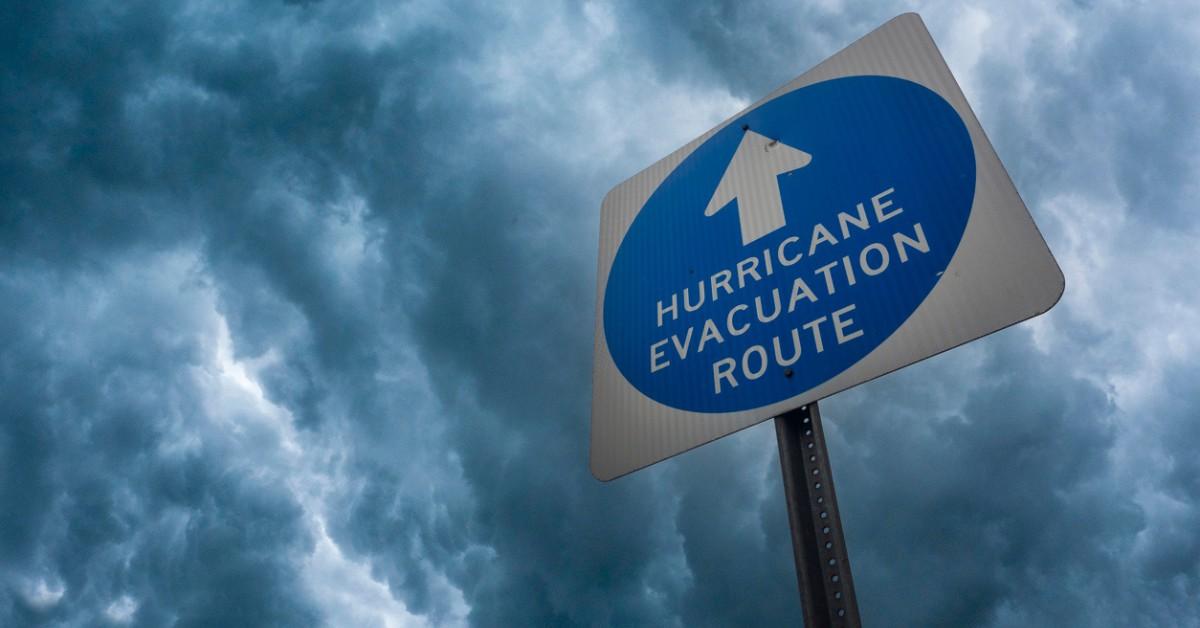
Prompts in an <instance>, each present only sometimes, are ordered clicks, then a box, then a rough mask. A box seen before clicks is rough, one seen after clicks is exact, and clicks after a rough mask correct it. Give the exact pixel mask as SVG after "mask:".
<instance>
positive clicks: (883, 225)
mask: <svg viewBox="0 0 1200 628" xmlns="http://www.w3.org/2000/svg"><path fill="white" fill-rule="evenodd" d="M598 270H599V273H598V274H599V276H598V302H597V312H596V345H595V366H594V375H593V387H594V390H593V403H592V442H591V468H592V472H593V474H594V475H595V476H596V477H598V478H600V479H602V480H607V479H612V478H614V477H617V476H620V475H623V474H625V473H628V472H630V471H633V470H635V469H638V468H641V467H644V466H646V465H649V464H651V463H654V462H656V461H659V460H662V459H663V458H666V457H669V456H672V455H674V454H677V453H679V452H682V451H684V450H687V449H690V448H692V447H695V446H697V445H701V444H703V443H706V442H708V441H711V440H713V439H715V438H719V437H721V436H724V435H726V434H729V433H732V432H734V431H737V430H739V429H742V428H745V427H748V426H750V425H753V424H755V423H758V422H760V421H763V420H765V419H768V418H770V417H773V416H776V415H779V414H782V413H783V412H786V411H788V410H791V409H793V408H796V407H798V406H800V405H803V404H806V403H810V402H812V401H816V400H818V399H821V398H823V397H826V396H828V395H830V394H833V393H835V392H838V391H840V390H844V389H846V388H849V387H851V386H855V385H857V384H860V383H863V382H865V381H867V380H870V379H873V378H875V377H878V376H880V375H883V374H885V373H888V372H890V371H894V370H896V369H898V368H900V367H903V366H906V365H909V364H912V363H914V362H916V361H918V360H922V359H924V358H927V357H929V356H932V355H934V354H937V353H940V352H942V351H945V350H946V349H949V348H951V347H954V346H957V345H960V344H962V343H964V342H967V341H970V340H973V339H976V338H979V337H980V336H983V335H986V334H989V333H991V332H993V331H996V330H998V329H1001V328H1003V327H1006V326H1008V325H1011V324H1013V323H1016V322H1018V321H1021V320H1024V319H1027V318H1029V317H1031V316H1034V315H1037V314H1040V313H1042V312H1044V311H1046V310H1048V309H1049V308H1050V307H1051V306H1052V305H1053V304H1054V303H1055V302H1056V301H1057V300H1058V298H1059V296H1060V295H1061V294H1062V291H1063V276H1062V273H1061V271H1060V270H1059V268H1058V265H1057V264H1056V263H1055V261H1054V258H1053V257H1052V256H1051V254H1050V251H1049V250H1048V249H1047V247H1046V243H1045V241H1044V240H1043V239H1042V237H1041V235H1040V234H1039V233H1038V230H1037V227H1035V226H1034V224H1033V220H1032V219H1031V218H1030V215H1029V212H1028V210H1027V209H1026V208H1025V205H1024V204H1023V203H1022V201H1021V198H1020V197H1019V196H1018V195H1017V191H1016V189H1015V188H1014V187H1013V184H1012V182H1011V181H1010V179H1009V177H1008V175H1007V174H1006V172H1005V171H1004V168H1003V166H1002V165H1001V164H1000V161H999V159H998V158H997V157H996V154H995V152H994V151H993V149H992V146H991V144H990V143H989V142H988V140H987V138H986V137H985V136H984V133H983V129H982V128H981V127H980V126H979V122H978V120H976V119H975V116H974V114H973V113H972V112H971V109H970V107H969V106H968V105H967V102H966V100H965V99H964V97H963V94H962V91H961V90H960V89H959V87H958V84H957V83H956V82H955V81H954V78H953V77H952V76H951V74H950V70H949V68H947V67H946V64H945V62H944V61H943V60H942V57H941V55H940V54H939V53H938V51H937V48H936V47H935V46H934V43H933V40H932V39H931V38H930V36H929V33H928V31H926V29H925V26H924V24H923V23H922V22H921V19H920V18H919V17H917V16H916V15H915V14H906V15H902V16H900V17H897V18H895V19H893V20H892V21H890V22H888V23H887V24H885V25H884V26H882V27H880V28H879V29H877V30H876V31H874V32H872V33H871V34H869V35H867V36H866V37H864V38H863V39H861V40H859V41H858V42H856V43H854V44H853V45H851V46H850V47H849V48H846V49H845V50H843V51H841V52H839V53H837V54H836V55H834V56H833V57H831V58H829V59H828V60H826V61H825V62H823V63H821V64H820V65H818V66H817V67H815V68H813V69H812V70H811V71H809V72H807V73H806V74H804V75H803V76H801V77H799V78H797V79H796V80H794V81H792V82H791V83H789V84H788V85H785V86H784V87H782V88H780V89H778V90H776V91H775V92H774V93H772V94H771V95H770V96H768V97H767V98H765V99H763V100H762V101H760V102H758V103H756V104H754V105H753V106H751V107H750V108H748V109H746V110H745V111H743V112H742V113H740V114H738V115H736V116H734V117H733V118H731V119H730V120H728V121H726V122H724V123H723V124H721V125H720V126H718V127H717V128H715V129H713V130H711V131H709V132H708V133H705V134H704V135H703V136H701V137H700V138H698V139H696V140H694V141H692V142H691V143H689V144H688V145H686V146H684V147H683V148H681V149H679V150H678V151H676V152H674V153H672V154H671V155H669V156H668V157H666V158H665V159H663V160H662V161H659V162H658V163H656V164H654V165H652V166H650V167H649V168H647V169H646V170H644V171H642V172H641V173H639V174H637V175H636V176H634V177H633V178H631V179H629V180H628V181H626V182H624V183H622V184H620V185H618V186H617V187H616V188H614V189H613V190H612V191H611V192H610V193H609V194H608V196H607V197H606V198H605V199H604V203H603V206H602V208H601V234H600V260H599V267H598Z"/></svg>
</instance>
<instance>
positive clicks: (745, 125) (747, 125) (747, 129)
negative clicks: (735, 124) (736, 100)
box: [742, 124, 750, 131]
mask: <svg viewBox="0 0 1200 628" xmlns="http://www.w3.org/2000/svg"><path fill="white" fill-rule="evenodd" d="M742 130H743V131H749V130H750V125H749V124H743V125H742Z"/></svg>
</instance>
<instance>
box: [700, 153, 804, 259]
mask: <svg viewBox="0 0 1200 628" xmlns="http://www.w3.org/2000/svg"><path fill="white" fill-rule="evenodd" d="M811 161H812V155H809V154H808V153H806V152H804V151H802V150H800V149H798V148H793V147H791V146H788V145H787V144H784V143H783V142H780V141H778V140H772V139H769V138H767V137H764V136H762V135H759V134H758V133H755V132H754V131H751V130H748V129H747V130H746V132H745V134H743V135H742V142H741V143H740V144H738V147H737V150H736V151H734V153H733V158H732V159H730V160H729V165H728V166H726V167H725V174H724V176H722V177H721V181H720V183H718V184H717V189H716V191H715V192H713V195H712V199H710V200H709V201H708V207H707V208H706V209H705V210H704V215H705V216H712V215H713V214H715V213H717V212H719V211H721V209H722V208H723V207H725V206H726V205H728V204H729V202H730V201H732V200H733V199H735V198H736V199H737V202H738V222H739V223H740V224H741V227H742V245H746V244H750V243H751V242H753V241H755V240H757V239H759V238H761V237H763V236H765V235H767V234H768V233H771V232H772V231H775V230H776V229H779V228H780V227H782V226H784V225H785V224H787V219H786V218H785V217H784V215H783V199H781V198H780V197H779V180H778V179H776V177H778V176H779V175H781V174H784V173H785V172H791V171H793V170H798V169H800V168H803V167H805V166H807V165H808V164H809V162H811Z"/></svg>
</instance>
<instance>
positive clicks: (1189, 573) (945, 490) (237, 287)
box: [0, 1, 1200, 626]
mask: <svg viewBox="0 0 1200 628" xmlns="http://www.w3.org/2000/svg"><path fill="white" fill-rule="evenodd" d="M1026 4H1027V6H1026ZM904 8H905V7H900V6H899V5H889V4H887V3H866V2H849V3H836V2H820V3H810V4H805V5H795V4H794V3H781V2H769V1H763V2H748V3H699V4H697V3H667V4H641V3H617V4H612V5H605V4H598V3H589V2H584V3H576V2H557V3H556V2H551V3H545V4H540V5H521V6H508V7H497V6H491V5H488V4H486V3H468V2H455V3H421V2H408V3H399V4H394V5H393V4H387V3H375V2H365V3H352V4H347V3H329V2H280V3H243V4H236V3H234V4H226V3H205V2H180V3H104V2H94V3H61V4H59V3H53V2H43V3H22V4H21V5H20V6H14V7H11V8H10V9H9V10H8V11H7V12H8V14H9V16H10V18H9V19H6V20H3V21H2V22H0V59H2V60H3V63H2V64H0V105H2V106H0V302H3V303H4V304H5V307H3V308H0V323H2V327H0V330H2V331H0V375H2V376H0V402H2V406H3V408H4V410H3V412H2V416H0V623H3V624H5V625H8V624H14V625H40V624H50V625H97V624H100V625H103V624H114V625H123V624H137V625H147V626H155V625H163V624H169V623H172V622H177V623H178V624H181V625H234V624H242V625H315V624H326V625H380V626H385V625H457V624H464V623H469V624H474V625H495V626H512V625H655V626H663V625H676V626H700V625H712V626H723V625H789V624H793V625H794V624H796V623H797V622H798V619H799V610H800V609H799V602H798V600H797V598H796V593H795V581H794V573H793V572H792V565H791V554H790V547H789V545H788V543H789V538H788V534H787V520H786V515H785V513H784V509H783V502H782V499H781V497H780V491H781V488H780V481H779V477H778V469H777V460H776V457H775V453H774V442H773V435H772V434H771V430H770V429H769V428H768V427H766V426H764V427H760V428H755V429H751V430H747V431H746V432H744V433H742V434H739V435H737V436H734V437H731V438H729V439H726V440H724V441H721V442H719V443H715V444H713V445H710V446H707V447H705V448H703V449H701V450H698V451H696V452H692V453H689V454H686V455H684V456H681V457H680V458H678V459H676V460H673V461H671V462H667V463H663V464H661V465H658V466H656V467H654V468H652V469H650V470H647V471H644V472H640V473H639V474H637V475H635V476H632V477H629V478H625V479H622V480H619V481H617V482H614V483H610V484H599V483H597V482H595V481H594V480H593V479H592V478H591V476H590V474H589V473H588V471H587V468H586V463H585V460H586V449H587V422H588V398H589V392H590V391H589V375H590V374H589V368H590V359H591V349H592V323H593V314H592V313H593V311H594V297H593V294H594V292H593V290H594V286H593V281H594V276H595V275H594V271H595V267H594V265H595V255H594V246H595V245H594V241H595V237H596V236H595V230H596V225H597V212H598V206H599V199H600V198H601V196H602V195H603V193H604V192H605V191H606V190H607V189H608V187H610V186H611V185H613V184H614V183H616V182H617V181H619V180H620V179H622V178H624V177H626V176H629V175H630V174H632V173H633V172H634V171H636V170H637V169H639V168H641V167H643V166H645V165H647V164H648V163H649V161H651V160H653V159H655V158H657V157H660V156H661V155H663V154H665V153H666V152H667V151H669V150H672V149H674V148H676V147H677V146H678V145H680V144H681V143H683V142H684V141H686V140H688V139H690V138H691V137H694V136H695V135H697V134H699V133H701V132H703V131H704V130H706V129H707V128H709V127H710V126H711V125H712V124H714V123H716V122H717V121H719V120H720V119H722V118H723V117H726V116H728V115H731V114H733V113H735V111H736V110H737V108H738V105H739V103H741V104H744V103H746V102H749V101H751V100H753V99H755V98H757V97H759V96H760V95H762V94H763V93H765V92H767V91H768V90H770V89H772V88H774V87H776V86H778V85H779V84H782V83H783V82H785V81H786V80H788V79H790V78H792V77H793V76H794V75H795V74H797V73H798V72H800V71H802V70H804V69H805V68H806V67H808V66H810V65H812V64H813V63H816V62H818V61H820V60H821V59H822V58H824V56H826V55H828V54H830V53H832V52H834V51H836V50H837V49H839V48H840V47H842V46H844V45H846V44H848V43H849V42H850V41H852V40H853V39H854V38H856V37H858V36H861V35H862V34H865V32H867V31H868V30H869V29H870V28H873V27H874V26H876V25H878V24H880V23H882V22H883V21H885V20H886V19H888V18H890V17H892V16H893V15H895V14H896V13H899V12H900V11H901V10H903V9H904ZM922 12H923V14H924V16H925V18H926V20H927V21H928V22H929V25H930V28H931V30H932V31H933V34H934V36H935V38H937V39H938V40H939V42H941V43H942V45H943V48H944V50H945V52H946V56H947V58H948V61H949V62H950V64H951V66H952V67H954V69H955V70H956V71H957V72H958V73H959V78H960V79H961V80H962V81H963V82H964V84H965V85H966V87H967V89H968V95H969V96H970V97H971V98H972V100H973V102H974V104H975V106H976V108H977V111H978V112H979V115H980V118H981V119H982V121H983V123H984V126H985V128H987V129H988V131H989V132H990V134H991V137H992V139H993V141H994V142H995V144H996V145H997V149H998V151H999V152H1000V154H1001V156H1002V158H1004V159H1005V161H1006V163H1007V164H1008V166H1009V168H1010V172H1011V173H1012V175H1013V177H1014V180H1015V182H1016V183H1017V186H1018V188H1019V189H1020V190H1021V191H1022V193H1023V195H1024V196H1025V198H1026V200H1027V201H1028V203H1029V205H1030V208H1031V210H1032V211H1033V213H1034V215H1035V217H1036V218H1037V219H1038V221H1039V224H1040V225H1041V226H1042V227H1043V229H1044V231H1045V233H1046V235H1047V237H1048V240H1049V241H1050V244H1051V247H1052V249H1054V250H1055V252H1056V253H1057V254H1058V255H1059V258H1060V261H1061V262H1062V263H1063V266H1064V269H1065V270H1066V272H1067V281H1068V293H1067V296H1066V298H1065V299H1064V301H1063V303H1062V304H1061V305H1060V306H1059V307H1058V308H1057V309H1056V310H1055V311H1054V312H1053V313H1052V314H1050V315H1049V316H1048V317H1046V318H1044V319H1040V320H1039V321H1037V322H1035V323H1033V324H1027V325H1023V326H1021V327H1019V328H1016V329H1012V330H1008V331H1005V332H1002V333H1000V334H997V335H996V336H995V337H992V338H989V339H987V340H985V341H983V342H981V343H977V344H975V345H972V346H971V347H967V348H963V349H959V350H956V351H955V352H951V353H949V354H947V355H944V356H940V357H938V358H936V359H933V360H931V361H929V362H927V363H924V364H921V365H919V366H916V367H913V368H912V369H908V370H907V371H905V372H903V373H899V374H895V375H892V376H889V377H887V378H884V379H881V380H879V381H877V382H873V383H871V384H869V385H867V386H864V387H861V388H859V389H856V390H854V391H851V392H847V393H844V394H842V395H840V396H838V397H835V398H833V399H830V400H828V401H827V402H826V403H824V404H823V408H825V412H824V413H825V415H826V416H827V417H828V419H827V421H828V424H829V427H828V429H829V433H830V438H831V442H830V447H831V454H832V455H833V457H834V460H835V467H836V468H837V477H838V481H839V489H840V490H839V498H840V499H839V500H840V502H841V504H842V507H843V509H844V511H845V512H844V515H845V518H846V524H847V536H848V542H849V545H850V552H851V556H852V562H853V568H854V571H855V578H856V581H857V583H858V587H859V598H860V603H861V605H862V607H863V614H864V617H865V618H866V619H867V621H868V622H869V623H871V624H872V625H991V626H1017V625H1096V626H1103V625H1112V624H1114V623H1117V624H1120V625H1145V626H1157V625H1196V622H1197V616H1196V614H1195V608H1196V605H1197V597H1196V593H1195V591H1196V590H1197V586H1200V584H1198V583H1200V567H1198V564H1200V535H1198V534H1197V533H1196V532H1195V530H1197V529H1200V525H1198V523H1200V484H1198V480H1197V478H1198V477H1200V468H1197V465H1196V464H1195V462H1194V460H1195V456H1193V455H1191V453H1192V452H1193V451H1194V449H1195V447H1196V445H1197V443H1198V442H1200V428H1198V427H1197V425H1198V424H1197V422H1196V411H1195V408H1196V404H1197V403H1198V402H1200V400H1198V399H1197V398H1196V386H1195V384H1194V383H1193V382H1195V381H1196V372H1197V366H1196V361H1195V360H1194V358H1192V355H1193V353H1194V349H1196V348H1197V347H1196V343H1195V341H1194V340H1193V339H1192V334H1190V333H1189V330H1191V329H1194V325H1195V324H1198V323H1200V320H1197V318H1198V317H1197V315H1196V314H1195V313H1194V312H1195V311H1196V307H1195V305H1196V300H1195V296H1194V295H1195V294H1197V293H1200V292H1197V290H1200V286H1198V285H1197V279H1196V278H1195V277H1193V276H1190V275H1189V273H1188V272H1187V269H1186V268H1185V267H1184V266H1183V262H1182V261H1181V260H1183V259H1185V255H1187V254H1189V253H1190V252H1191V249H1192V248H1194V242H1195V233H1196V224H1197V222H1196V220H1195V217H1194V214H1193V213H1192V212H1190V211H1189V209H1188V208H1189V203H1190V200H1191V198H1193V197H1195V195H1196V194H1195V192H1196V183H1195V180H1196V177H1195V176H1194V175H1195V174H1196V172H1197V166H1198V164H1197V161H1196V160H1197V157H1196V151H1195V150H1194V147H1195V146H1196V145H1197V140H1198V139H1200V131H1198V128H1197V123H1196V120H1197V119H1200V116H1197V115H1196V114H1197V111H1196V107H1197V105H1196V103H1197V102H1200V101H1198V100H1197V98H1196V89H1195V87H1194V86H1195V85H1196V84H1198V83H1197V81H1196V80H1195V79H1196V78H1197V77H1196V75H1197V73H1198V66H1197V64H1196V63H1195V62H1194V61H1193V59H1194V58H1195V57H1196V55H1195V54H1194V53H1195V52H1196V48H1197V46H1196V41H1197V39H1196V37H1195V35H1196V33H1195V29H1194V28H1193V27H1192V25H1194V24H1195V23H1196V21H1195V19H1194V18H1195V17H1196V15H1195V12H1196V10H1195V9H1194V8H1190V7H1188V6H1186V4H1183V3H1179V5H1178V6H1171V4H1169V3H1168V4H1163V5H1161V6H1158V5H1156V6H1154V7H1147V6H1125V5H1122V4H1119V3H1093V4H1089V5H1083V4H1070V3H1066V4H1061V5H1045V6H1043V5H1041V4H1037V3H1021V6H1016V7H1013V8H1005V9H1000V8H994V7H986V8H984V7H975V6H969V5H968V6H959V5H943V4H931V5H930V6H929V7H927V8H925V9H922ZM1118 288H1124V289H1125V290H1126V291H1127V292H1126V294H1127V296H1124V297H1119V296H1118V294H1119V290H1118ZM1189 622H1191V623H1190V624H1189Z"/></svg>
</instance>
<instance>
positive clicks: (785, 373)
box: [783, 367, 793, 377]
mask: <svg viewBox="0 0 1200 628" xmlns="http://www.w3.org/2000/svg"><path fill="white" fill-rule="evenodd" d="M792 374H793V371H792V368H791V367H788V368H785V369H783V376H784V377H791V376H792Z"/></svg>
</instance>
